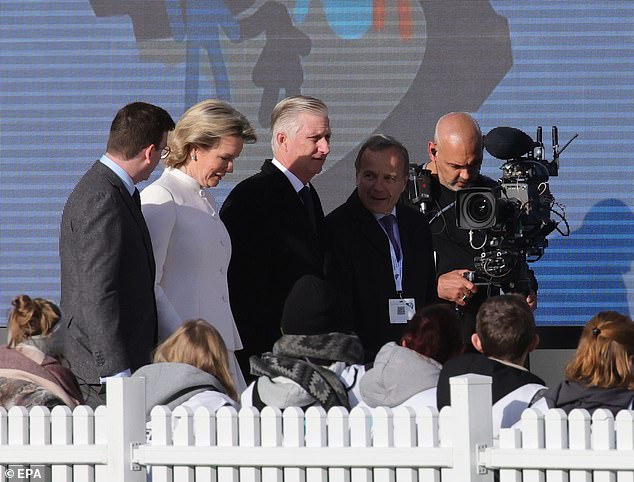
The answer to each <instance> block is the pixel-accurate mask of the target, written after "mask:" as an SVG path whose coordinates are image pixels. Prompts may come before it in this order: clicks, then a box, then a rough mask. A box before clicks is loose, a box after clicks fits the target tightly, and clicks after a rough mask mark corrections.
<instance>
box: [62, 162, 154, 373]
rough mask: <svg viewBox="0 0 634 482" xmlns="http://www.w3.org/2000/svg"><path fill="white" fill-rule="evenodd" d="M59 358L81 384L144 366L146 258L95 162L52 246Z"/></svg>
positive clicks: (131, 219) (133, 213)
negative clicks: (57, 276)
mask: <svg viewBox="0 0 634 482" xmlns="http://www.w3.org/2000/svg"><path fill="white" fill-rule="evenodd" d="M59 253H60V261H61V291H62V292H61V303H60V304H61V309H62V316H63V318H62V319H63V324H62V328H63V330H64V332H63V337H64V355H65V357H66V358H67V360H68V361H69V363H70V368H71V370H72V371H73V372H74V373H75V375H77V377H78V378H79V379H81V380H83V381H85V382H87V383H99V377H104V376H108V375H113V374H115V373H118V372H121V371H123V370H125V369H127V368H129V369H131V370H133V371H134V370H135V369H137V368H139V367H141V366H143V365H144V364H146V363H149V362H150V353H151V351H152V350H153V348H154V346H155V344H156V340H157V317H156V302H155V299H154V274H155V265H154V256H153V254H152V244H151V241H150V235H149V233H148V229H147V226H146V224H145V220H144V219H143V215H142V214H141V211H140V210H139V209H138V207H137V206H136V205H135V203H134V200H133V199H132V196H130V194H129V192H128V191H127V190H126V188H125V186H124V184H123V183H122V182H121V180H120V179H119V178H118V177H117V175H116V174H115V173H114V172H112V171H111V170H110V169H109V168H108V167H106V166H105V165H104V164H102V163H101V162H99V161H97V162H96V163H95V164H94V165H93V166H92V167H91V168H90V169H89V170H88V172H86V174H85V175H84V176H83V177H82V179H81V180H80V181H79V183H78V184H77V186H75V189H74V190H73V192H72V193H71V195H70V196H69V198H68V200H67V202H66V205H65V206H64V212H63V214H62V224H61V234H60V240H59Z"/></svg>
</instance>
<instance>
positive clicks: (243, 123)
mask: <svg viewBox="0 0 634 482" xmlns="http://www.w3.org/2000/svg"><path fill="white" fill-rule="evenodd" d="M229 136H237V137H241V138H242V139H243V140H244V142H246V143H253V142H255V141H256V140H257V136H256V135H255V129H254V128H253V126H251V124H250V123H249V121H248V120H247V118H246V117H245V116H244V115H243V114H241V113H240V112H238V111H237V110H236V109H234V108H233V107H231V105H229V104H227V103H226V102H223V101H221V100H216V99H207V100H203V101H202V102H199V103H198V104H196V105H194V106H192V107H190V108H189V109H188V110H187V111H186V112H185V113H184V114H183V117H181V118H180V120H179V121H178V122H177V123H176V127H175V128H174V131H173V132H171V133H170V134H169V138H168V141H167V144H168V145H169V147H170V153H169V155H168V156H167V159H165V161H164V162H165V165H166V166H167V167H173V168H176V169H177V168H179V167H181V166H183V165H185V164H187V163H188V162H189V161H190V157H189V153H190V152H191V150H192V149H193V148H194V147H196V146H198V147H204V148H213V147H216V146H217V145H218V144H219V143H220V139H222V138H223V137H229Z"/></svg>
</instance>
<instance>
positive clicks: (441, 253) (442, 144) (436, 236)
mask: <svg viewBox="0 0 634 482" xmlns="http://www.w3.org/2000/svg"><path fill="white" fill-rule="evenodd" d="M483 149H484V139H483V136H482V132H481V131H480V127H479V125H478V123H477V122H476V120H475V119H474V118H473V117H471V115H469V114H468V113H465V112H452V113H449V114H446V115H444V116H442V117H441V118H440V119H439V120H438V122H437V124H436V129H435V132H434V139H433V141H429V142H428V145H427V151H428V154H429V159H430V162H429V163H428V164H427V165H426V166H425V167H426V168H427V169H428V170H429V171H430V172H431V202H430V203H429V204H430V207H431V208H430V210H429V219H430V227H431V231H432V235H433V241H434V250H435V255H436V272H437V273H438V297H439V298H441V299H443V300H447V301H450V302H452V303H455V305H456V308H457V310H458V311H459V312H460V313H461V315H462V317H463V320H464V324H463V330H464V331H463V334H464V339H465V341H466V342H469V339H470V336H471V334H472V333H473V330H474V328H475V315H476V313H477V311H478V308H479V307H480V305H481V304H482V303H483V302H484V300H485V299H486V298H487V297H489V296H493V295H497V294H499V292H500V289H499V288H497V287H496V286H493V285H491V284H489V285H486V284H476V283H474V282H473V281H471V280H470V279H468V278H470V273H472V272H473V271H474V270H475V265H474V258H475V257H478V256H479V255H480V253H481V252H482V249H481V248H482V247H483V246H484V241H485V238H484V235H483V234H482V233H479V232H475V233H473V234H470V231H468V230H465V229H460V228H458V227H457V226H456V211H455V208H454V206H455V201H456V191H458V190H460V189H464V188H467V187H494V186H496V182H495V181H494V180H493V179H491V178H488V177H486V176H483V175H482V174H480V167H481V165H482V157H483ZM531 275H532V273H531ZM536 289H537V286H536V282H535V279H534V277H533V276H531V287H530V290H529V293H528V296H527V298H526V301H527V303H528V304H529V306H530V307H531V308H532V309H533V310H534V309H535V308H536V307H537V294H536ZM469 343H470V342H469ZM469 343H467V344H469Z"/></svg>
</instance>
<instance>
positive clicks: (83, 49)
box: [0, 0, 634, 325]
mask: <svg viewBox="0 0 634 482" xmlns="http://www.w3.org/2000/svg"><path fill="white" fill-rule="evenodd" d="M0 13H1V14H0V55H1V56H0V60H1V66H2V67H1V71H2V74H1V77H0V102H1V105H0V109H1V111H0V195H1V197H0V228H1V233H0V307H2V309H3V310H5V308H8V307H9V303H10V300H11V298H12V297H13V296H15V295H16V294H19V293H28V294H30V295H35V296H44V297H48V298H51V299H53V300H56V301H58V300H59V258H58V234H59V222H60V217H61V212H62V208H63V206H64V202H65V200H66V198H67V196H68V194H69V193H70V191H71V189H72V188H73V186H74V184H75V183H76V182H77V180H78V179H79V177H80V176H81V175H82V173H83V172H84V171H85V170H86V169H87V168H88V167H89V166H90V165H91V163H92V162H94V160H95V159H97V158H98V157H99V156H100V155H101V154H102V153H103V151H104V149H105V143H106V140H107V134H108V129H109V125H110V122H111V120H112V118H113V116H114V114H115V112H116V111H117V110H118V109H119V108H120V107H121V106H123V105H125V104H127V103H128V102H131V101H134V100H144V101H147V102H151V103H155V104H158V105H161V106H162V107H164V108H166V109H167V110H168V111H169V112H170V113H171V114H172V116H173V117H174V118H175V119H176V120H177V119H178V118H179V117H180V115H182V113H183V112H184V110H185V109H186V108H187V107H189V106H190V105H192V104H193V103H195V102H197V101H199V100H202V99H204V98H207V97H220V98H223V99H226V100H229V101H231V102H232V104H233V105H234V106H235V107H236V108H238V109H239V110H240V111H242V112H243V113H244V114H246V115H247V116H248V117H249V119H251V121H252V122H253V123H254V124H257V125H258V135H259V139H260V140H259V141H258V143H257V144H255V145H249V146H246V147H245V149H244V151H243V154H242V156H241V157H240V159H239V160H238V162H237V164H236V170H235V173H234V174H233V175H232V176H229V178H227V179H225V180H224V181H223V183H222V184H221V185H220V187H218V188H216V189H215V194H216V197H217V198H218V199H219V201H220V202H222V200H223V199H224V197H225V196H226V194H227V192H228V191H229V190H230V189H231V188H232V187H233V186H234V185H235V184H236V183H237V182H239V181H240V180H242V179H244V178H245V177H247V176H249V175H251V174H252V173H254V172H255V171H256V170H258V169H259V166H260V165H261V163H262V161H263V159H264V158H265V157H268V156H270V146H269V136H268V129H267V119H268V116H269V114H270V112H271V108H272V106H273V105H274V104H275V103H276V101H277V100H278V98H281V97H284V96H286V95H288V94H295V93H300V92H301V93H303V94H308V95H313V96H316V97H319V98H321V99H323V100H324V101H325V102H326V103H327V104H328V105H329V107H330V113H331V116H330V117H331V125H332V128H333V139H332V151H331V154H330V156H329V160H328V162H327V165H326V168H325V170H324V172H323V173H322V174H321V175H320V176H319V177H318V178H317V179H316V182H315V184H316V186H317V188H318V190H319V192H320V194H321V198H322V201H323V204H324V207H325V209H326V211H330V210H332V209H333V208H334V207H336V206H338V205H339V204H340V203H341V202H343V201H344V200H345V198H346V197H347V196H348V194H349V193H350V192H351V190H352V189H353V187H354V172H353V166H352V162H353V159H354V156H355V154H356V149H357V148H358V146H359V145H360V143H361V142H363V140H364V139H365V138H366V137H367V136H369V135H370V134H372V133H374V132H383V133H386V134H390V135H393V136H395V137H397V138H398V139H400V140H401V141H402V142H403V143H404V144H405V145H406V146H407V147H408V149H409V150H410V154H411V157H412V159H414V160H416V161H417V162H424V161H425V158H426V154H425V148H426V142H427V140H428V139H430V138H431V136H432V135H433V128H434V123H435V121H436V119H437V118H438V117H439V116H440V115H442V114H444V113H446V112H449V111H456V110H460V111H469V112H472V113H473V114H474V115H475V117H476V118H477V119H478V120H479V122H480V123H481V126H482V129H483V131H484V132H487V131H489V130H490V129H491V128H493V127H496V126H512V127H517V128H519V129H522V130H523V131H525V132H527V133H529V134H530V135H532V136H534V135H535V130H536V128H537V126H539V125H541V126H543V127H544V132H545V133H546V136H545V142H546V144H547V145H548V143H549V142H550V139H549V133H550V128H551V126H553V125H557V126H558V127H559V135H560V144H563V143H564V142H566V141H567V140H568V139H569V138H571V137H572V136H573V135H574V134H575V133H578V134H579V138H578V139H577V140H576V141H575V142H573V143H572V144H571V145H570V147H569V148H568V149H567V150H566V151H565V152H564V153H563V154H562V157H561V168H560V172H559V176H558V177H554V178H551V190H552V192H553V193H554V195H555V197H556V198H557V201H558V202H559V203H560V204H562V205H565V209H566V215H567V219H568V222H569V225H570V236H568V237H562V236H561V235H559V234H558V233H554V234H552V235H551V236H550V237H549V239H550V244H549V247H548V248H547V250H546V254H545V255H544V256H543V258H542V259H541V260H540V261H539V262H537V263H535V264H534V266H533V268H534V269H535V271H536V274H537V277H538V279H539V285H540V289H539V294H540V302H539V304H540V306H539V309H538V311H537V313H536V315H537V319H538V323H540V324H542V325H546V324H551V325H553V324H554V325H565V324H577V325H578V324H583V323H585V321H587V319H588V318H589V317H590V316H591V315H592V314H594V313H596V312H597V311H599V310H604V309H613V310H617V311H620V312H624V313H632V311H633V310H632V308H633V307H634V273H633V271H632V270H633V267H632V262H633V259H634V194H633V193H634V189H633V188H634V169H633V168H634V161H633V159H634V2H632V1H631V0H611V1H596V0H595V1H590V0H584V1H581V0H550V1H547V2H545V1H542V0H524V1H517V0H462V1H457V0H444V1H441V0H419V1H414V0H394V1H390V0H385V1H377V0H336V1H335V0H313V1H309V0H296V1H290V0H289V1H266V2H265V1H262V0H257V1H246V0H239V1H225V2H223V1H221V0H129V1H124V0H58V1H55V2H46V1H43V0H2V3H1V4H0ZM548 156H550V153H549V151H548V150H547V157H548ZM501 164H502V162H501V161H498V160H496V159H493V158H491V157H490V156H488V154H485V161H484V168H483V172H484V173H485V174H487V175H489V176H491V177H494V178H498V177H499V166H500V165H501ZM159 170H160V169H159ZM157 175H158V172H157V173H155V175H154V176H153V177H152V179H151V180H153V179H154V178H155V177H156V176H157ZM253 201H254V203H255V202H257V199H254V200H253ZM86 209H90V206H86ZM4 319H6V318H5V317H3V318H2V319H1V320H0V323H3V322H4Z"/></svg>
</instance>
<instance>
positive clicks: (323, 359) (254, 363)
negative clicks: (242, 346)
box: [249, 333, 364, 411]
mask: <svg viewBox="0 0 634 482" xmlns="http://www.w3.org/2000/svg"><path fill="white" fill-rule="evenodd" d="M363 356H364V352H363V347H362V346H361V342H360V341H359V338H358V337H357V336H356V335H347V334H344V333H327V334H322V335H284V336H282V337H281V338H280V339H279V340H277V341H276V342H275V344H274V345H273V351H272V352H268V353H263V354H262V356H261V357H256V356H252V357H251V358H250V359H249V361H250V364H251V373H252V374H253V375H258V376H267V377H269V378H275V377H279V376H282V377H286V378H289V379H291V380H293V381H294V382H295V383H297V384H298V385H299V386H301V387H302V388H303V389H304V390H306V391H307V392H308V393H309V394H310V395H311V396H312V397H314V398H315V399H316V400H317V402H318V403H319V404H320V405H321V406H322V407H324V409H325V410H326V411H327V410H329V409H330V408H331V407H336V406H343V407H346V408H347V409H350V404H349V402H348V393H347V390H346V387H345V385H344V384H343V383H342V382H341V380H339V377H338V376H337V374H336V373H334V372H333V371H331V370H329V369H328V368H327V367H325V366H322V365H323V364H330V363H332V362H337V361H342V362H345V363H347V364H348V365H353V364H356V363H363Z"/></svg>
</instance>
